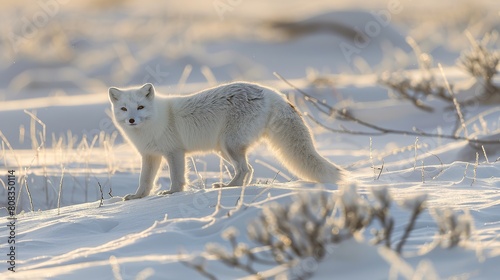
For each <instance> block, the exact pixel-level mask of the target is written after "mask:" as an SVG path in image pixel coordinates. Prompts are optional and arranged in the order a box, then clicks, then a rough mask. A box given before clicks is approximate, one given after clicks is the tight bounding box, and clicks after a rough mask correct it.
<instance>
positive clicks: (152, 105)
mask: <svg viewBox="0 0 500 280" xmlns="http://www.w3.org/2000/svg"><path fill="white" fill-rule="evenodd" d="M109 98H110V101H111V104H112V110H113V113H114V114H113V115H114V122H115V124H116V126H117V127H118V129H119V130H120V131H121V132H122V134H123V136H124V137H126V138H127V139H128V140H129V141H130V142H131V143H132V144H133V145H134V146H135V147H136V149H137V150H138V151H139V153H140V154H141V155H142V170H141V176H140V181H139V187H138V188H137V191H136V193H135V194H129V195H127V196H125V197H124V199H125V200H128V199H135V198H141V197H144V196H146V195H149V193H150V192H151V190H152V188H153V185H154V181H155V178H156V174H157V172H158V169H159V167H160V163H161V158H162V156H163V157H165V158H166V160H167V163H168V165H169V169H170V179H171V187H170V190H169V191H162V192H160V193H159V194H162V195H163V194H170V193H174V192H179V191H183V190H184V187H185V185H186V182H187V180H186V163H185V156H186V154H189V153H193V152H207V151H212V152H218V153H219V155H221V156H222V157H223V158H224V159H225V160H227V161H228V162H230V163H231V164H232V165H233V167H234V169H235V176H234V178H233V179H232V180H231V182H229V184H227V185H223V184H220V185H218V186H242V185H246V184H248V183H250V181H251V179H252V173H253V169H252V167H251V166H250V164H249V163H248V161H247V152H248V150H249V148H250V147H251V146H252V145H253V144H255V143H256V142H258V141H259V140H260V139H266V140H268V142H269V144H270V145H271V147H272V148H273V150H274V151H275V152H276V155H277V156H278V157H279V159H280V160H281V161H282V163H283V164H284V165H285V166H286V167H287V168H288V169H289V170H290V171H292V172H293V173H295V174H296V175H297V176H299V177H301V178H303V179H306V180H310V181H315V182H323V183H335V182H338V181H339V180H340V179H341V177H342V170H341V169H340V168H339V167H337V166H335V165H334V164H332V163H331V162H329V161H328V160H326V159H325V158H323V157H322V156H320V155H319V154H318V153H317V151H316V149H315V148H314V144H313V140H312V138H311V133H310V131H309V129H308V128H307V126H306V125H305V123H304V120H303V119H302V117H301V116H300V114H299V113H298V112H297V110H296V109H295V107H294V106H293V105H292V104H290V103H289V102H288V100H286V97H285V96H284V95H283V94H281V93H279V92H277V91H275V90H273V89H270V88H267V87H263V86H260V85H257V84H252V83H244V82H236V83H230V84H224V85H221V86H218V87H214V88H210V89H206V90H204V91H201V92H199V93H196V94H192V95H188V96H172V97H170V96H169V97H164V96H158V95H156V94H155V89H154V87H153V85H151V84H145V85H144V86H142V87H141V88H131V89H117V88H110V89H109ZM139 106H142V107H139ZM122 108H124V109H126V111H125V110H122Z"/></svg>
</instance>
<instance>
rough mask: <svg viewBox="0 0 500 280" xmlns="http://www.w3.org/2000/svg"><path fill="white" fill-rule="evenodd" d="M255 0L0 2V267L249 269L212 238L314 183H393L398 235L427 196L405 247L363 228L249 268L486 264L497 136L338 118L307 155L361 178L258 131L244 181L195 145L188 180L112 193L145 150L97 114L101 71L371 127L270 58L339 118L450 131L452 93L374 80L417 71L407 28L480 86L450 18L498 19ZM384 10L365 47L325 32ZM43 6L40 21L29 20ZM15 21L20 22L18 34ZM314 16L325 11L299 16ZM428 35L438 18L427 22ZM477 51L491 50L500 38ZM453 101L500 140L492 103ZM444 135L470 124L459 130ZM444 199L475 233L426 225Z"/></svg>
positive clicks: (152, 275)
mask: <svg viewBox="0 0 500 280" xmlns="http://www.w3.org/2000/svg"><path fill="white" fill-rule="evenodd" d="M42 2H43V3H50V5H53V6H50V7H51V9H52V10H47V9H48V8H47V7H46V6H43V7H42V4H40V3H42ZM268 2H269V1H224V0H220V1H213V2H212V1H192V2H190V3H189V4H188V3H183V4H181V3H180V2H178V1H162V2H161V3H159V2H158V1H146V0H141V1H137V0H130V1H124V2H123V3H121V2H120V1H57V0H51V1H41V2H40V3H39V4H38V6H37V5H28V1H17V2H16V3H10V4H7V3H3V2H2V3H1V4H0V7H1V8H2V17H0V18H1V21H2V23H3V25H4V26H5V29H4V30H3V31H2V35H3V36H2V40H0V44H2V47H3V49H4V50H5V51H4V52H2V55H1V56H0V61H1V62H2V63H1V66H0V100H2V106H1V107H0V120H2V121H1V122H0V132H1V134H0V142H1V145H2V146H1V148H0V167H1V168H0V172H4V175H1V177H0V179H1V180H2V182H3V186H2V187H0V197H1V198H2V199H1V200H0V225H1V226H0V253H1V254H0V260H1V263H2V264H1V265H0V279H89V278H94V279H189V278H192V279H200V278H202V276H201V275H200V274H199V273H198V272H196V271H195V270H194V269H192V268H189V267H188V266H187V265H186V264H185V263H183V262H189V261H191V262H192V263H194V264H197V265H199V266H204V267H206V270H207V271H208V272H210V273H212V274H214V275H216V276H217V277H218V278H219V279H235V278H240V277H246V276H247V274H245V273H243V272H241V271H239V270H236V269H232V268H228V267H227V266H225V265H223V264H221V263H220V262H218V261H216V260H214V259H213V257H210V256H208V255H206V254H205V255H204V254H203V253H202V252H203V251H204V250H205V247H206V246H207V244H214V243H216V244H220V245H217V246H222V248H225V249H226V250H227V249H228V248H229V246H230V245H229V243H228V240H227V239H228V238H229V237H231V236H233V235H234V236H236V238H237V240H238V242H245V243H248V246H252V244H253V243H252V242H251V241H250V240H249V237H248V236H247V226H248V225H250V224H251V223H252V221H254V220H255V219H256V218H257V217H259V216H260V215H261V214H262V213H263V209H267V207H269V206H270V205H273V203H274V204H278V205H287V204H290V203H294V202H295V201H297V200H298V199H303V198H304V194H311V193H317V192H325V193H328V194H333V195H338V196H339V197H340V196H342V195H343V197H345V199H347V200H348V201H351V202H352V204H356V205H358V204H359V203H360V202H359V200H360V199H371V197H372V196H373V195H375V196H378V197H385V198H387V197H392V199H394V201H395V202H396V203H392V205H391V208H390V209H391V213H390V215H391V217H393V218H394V219H395V227H394V232H393V239H394V242H396V241H397V240H399V238H401V236H402V235H403V234H404V230H405V227H406V226H407V224H408V222H409V218H410V215H411V209H413V208H415V205H420V202H423V200H425V202H423V203H424V205H425V206H426V207H427V208H426V209H425V210H424V211H423V213H422V214H421V215H420V216H419V217H418V219H417V220H416V223H415V226H414V230H413V231H412V232H411V233H410V237H409V239H408V241H407V243H406V244H405V246H404V248H403V251H402V254H401V255H400V256H399V255H397V254H396V253H395V252H393V251H390V250H387V249H386V248H385V247H383V246H382V245H377V246H374V245H372V244H371V243H370V239H371V237H372V235H371V233H370V230H369V229H367V230H366V231H365V232H363V233H362V234H360V235H358V236H356V237H355V238H352V239H349V240H347V241H344V242H341V243H340V244H335V245H332V246H331V247H328V249H327V254H326V256H325V258H324V259H323V260H321V261H317V260H315V259H313V258H308V259H305V260H303V261H302V262H301V263H300V264H298V265H297V266H296V267H294V268H291V269H290V270H287V269H285V268H283V267H277V268H273V267H270V266H265V265H259V266H257V267H258V268H259V269H261V270H262V271H265V273H264V275H267V276H269V277H271V278H274V277H275V276H277V275H281V274H283V275H286V276H288V277H291V278H293V277H298V276H299V275H302V274H303V273H312V274H311V278H312V279H331V278H332V276H333V275H334V276H335V278H339V279H389V278H391V279H410V278H411V279H413V278H416V279H423V278H425V279H440V278H464V279H495V278H497V274H498V272H500V269H499V268H498V263H500V239H499V236H500V215H499V213H500V179H499V178H500V177H499V175H498V174H500V164H499V160H498V159H499V158H500V149H498V145H496V144H488V145H484V151H483V149H482V147H481V146H479V147H478V146H474V145H472V144H468V143H467V142H465V141H460V140H450V139H444V138H437V137H434V138H432V137H415V136H411V135H401V134H384V135H381V136H371V137H370V136H366V135H353V134H341V133H333V132H330V131H328V130H327V129H325V128H322V127H320V126H319V125H317V124H315V123H314V122H312V121H308V124H309V126H310V127H311V129H312V131H313V133H314V137H315V140H316V145H317V147H318V150H319V151H320V153H321V154H322V155H324V156H325V157H327V158H328V159H330V160H331V161H333V162H335V163H337V164H338V165H340V166H342V167H344V168H346V169H347V170H348V171H349V176H348V181H349V183H350V184H352V185H355V186H356V188H357V193H353V189H351V190H345V189H342V188H340V187H339V186H337V185H336V184H313V183H309V182H304V181H300V180H297V178H295V177H294V176H293V175H292V174H290V173H288V172H287V171H286V170H285V169H284V168H282V167H281V166H280V165H279V163H278V162H277V161H276V160H275V159H274V157H273V155H272V153H271V152H270V151H269V150H268V149H267V148H266V146H265V145H259V146H257V147H256V148H255V149H254V150H253V151H252V153H251V154H250V155H249V160H250V163H251V164H252V166H253V167H254V169H255V172H254V182H253V183H252V184H251V185H249V186H246V187H230V188H223V189H213V188H211V185H212V183H216V182H219V181H220V180H221V178H222V179H223V180H224V181H227V180H228V179H229V174H228V173H230V172H231V168H230V167H226V166H224V164H221V162H220V159H219V158H218V157H217V156H215V155H199V156H196V157H193V158H192V160H189V161H190V165H191V169H190V173H189V178H190V181H191V187H190V189H189V190H187V191H185V192H182V193H175V194H172V195H168V196H162V197H160V196H149V197H145V198H143V199H140V200H133V201H122V197H123V196H124V195H126V194H128V193H132V192H134V191H135V189H136V186H137V182H138V177H139V172H140V157H139V156H138V154H137V153H136V152H135V151H134V149H133V148H132V147H131V146H130V145H128V144H127V143H124V142H123V139H122V138H121V136H120V135H118V134H117V131H116V129H115V128H114V126H113V125H112V123H111V119H110V117H109V104H108V100H107V87H108V86H130V85H136V84H141V83H144V82H152V83H154V84H155V87H156V88H157V90H158V91H160V92H162V93H164V94H174V93H176V94H177V93H181V94H184V93H190V92H194V91H197V90H200V89H203V88H206V87H208V86H212V85H213V84H216V83H219V82H225V81H232V80H250V81H256V82H259V83H261V84H264V85H267V86H272V87H275V88H277V89H279V90H281V91H282V92H284V93H285V94H287V96H288V97H289V99H290V100H291V101H292V102H293V103H294V104H296V105H297V107H298V108H299V109H300V110H301V111H303V112H307V114H308V115H309V116H313V117H314V118H317V119H319V120H320V121H321V122H322V123H324V124H325V125H326V126H328V127H331V128H335V129H340V128H341V126H344V127H346V128H348V129H350V130H354V131H367V129H366V128H363V127H362V126H360V125H358V124H353V123H348V122H343V121H341V120H338V119H332V118H326V117H325V116H324V115H323V114H321V113H320V112H319V111H318V110H317V109H315V107H314V106H313V105H312V104H311V103H310V102H308V101H306V100H305V98H304V97H303V96H302V95H301V94H300V93H298V92H297V91H295V90H293V89H292V88H291V87H290V86H288V85H287V84H286V83H284V82H283V81H280V80H279V79H276V77H275V76H274V75H273V72H277V73H279V74H280V75H282V76H283V77H285V78H286V79H287V80H289V81H290V82H291V83H292V84H293V85H295V86H297V87H298V88H300V89H302V90H304V91H306V92H307V93H309V94H311V95H313V96H314V97H315V98H317V99H318V100H320V101H324V102H326V103H327V104H330V105H332V106H334V107H335V108H348V110H349V113H351V114H352V115H353V116H355V117H357V118H359V119H362V120H366V121H369V122H370V123H373V124H376V125H378V126H381V127H385V128H392V129H399V130H407V131H412V130H414V129H416V130H420V131H426V132H430V133H442V134H451V133H453V131H454V129H455V128H456V126H457V122H456V113H455V111H454V108H453V106H452V107H451V108H450V107H449V104H447V103H444V102H442V101H440V100H435V99H428V100H426V104H427V105H430V106H432V107H433V108H435V110H434V111H433V112H431V113H427V112H424V111H422V110H420V109H418V108H416V107H415V106H413V105H412V104H410V102H408V101H404V100H400V99H396V98H394V96H393V94H391V93H390V92H389V91H388V90H387V88H385V87H383V86H381V85H380V84H378V83H377V79H378V77H380V76H381V75H382V74H383V73H384V72H387V71H389V72H392V71H400V72H401V71H402V70H404V71H405V72H404V74H405V75H407V76H409V77H414V78H420V77H421V75H422V72H421V69H419V67H418V65H417V58H416V57H415V54H414V53H413V51H412V49H411V47H410V46H409V45H408V44H407V43H406V42H407V41H406V37H407V36H413V37H414V38H416V40H417V42H418V43H419V45H420V47H421V48H422V49H423V51H425V52H428V53H430V54H431V55H432V56H433V60H434V66H435V67H433V68H432V71H433V73H434V74H435V75H436V78H437V79H438V80H439V81H442V76H441V75H440V72H439V69H438V68H437V63H441V64H442V65H443V68H444V73H445V76H446V78H447V79H448V80H449V81H450V82H451V83H453V84H455V85H456V87H454V91H455V94H456V96H457V99H458V100H465V99H467V97H468V96H471V94H474V93H475V92H476V91H477V88H480V87H481V83H480V82H477V81H475V80H471V79H470V77H469V76H467V75H466V74H465V73H464V72H463V71H462V70H461V69H460V68H459V67H457V66H456V64H455V61H456V59H457V58H458V57H459V55H460V51H461V50H463V49H466V48H468V43H467V42H468V41H467V38H466V36H465V35H463V29H464V28H466V27H467V28H469V29H468V30H469V31H470V32H471V33H472V34H473V35H474V36H475V37H477V38H480V37H482V36H483V35H484V34H485V32H486V31H488V30H498V26H499V24H500V23H499V22H498V11H499V8H500V6H499V4H498V3H497V1H487V0H484V1H477V3H476V2H475V4H474V5H475V9H469V10H470V11H469V10H468V8H467V7H469V6H467V5H466V4H456V3H455V1H451V0H450V1H444V2H446V3H448V4H453V6H456V7H455V8H454V9H453V8H449V6H447V5H446V4H443V6H433V7H434V8H435V13H438V12H441V13H442V15H443V17H444V18H445V19H448V20H449V22H451V23H457V24H456V25H455V26H454V25H453V24H443V23H442V22H441V21H440V20H438V19H436V18H434V17H433V16H432V15H429V14H427V13H428V12H427V10H428V8H429V5H435V3H434V2H431V1H426V0H424V1H419V2H418V3H413V4H411V3H408V2H407V1H401V3H400V4H401V5H402V10H401V11H399V10H395V11H393V12H390V11H391V10H390V9H389V7H390V6H389V4H390V3H392V2H394V1H371V2H370V4H367V3H365V2H366V1H335V2H336V3H332V1H326V0H320V1H316V3H314V4H305V2H303V1H298V0H295V1H273V3H268ZM396 2H398V1H396ZM29 3H31V2H29ZM220 3H222V4H226V5H229V6H224V7H226V10H224V11H222V10H217V9H216V8H215V6H214V5H215V4H219V5H220ZM47 5H48V4H47ZM54 5H55V6H54ZM108 5H109V6H108ZM44 7H45V8H44ZM448 10H451V11H452V12H450V13H448ZM381 11H389V12H390V13H391V19H390V21H389V22H388V23H387V25H381V23H379V26H380V27H381V30H380V33H378V34H377V35H376V36H373V37H370V39H371V40H370V42H369V44H367V45H366V46H363V47H362V48H360V47H359V45H358V46H357V48H358V49H357V51H359V53H356V55H353V56H352V57H351V56H346V55H345V53H343V52H342V49H341V48H340V47H339V46H340V45H341V44H349V45H351V46H356V44H355V41H352V40H351V39H348V38H346V37H345V35H342V34H339V33H337V30H338V26H339V25H340V26H344V27H348V28H351V29H361V30H363V29H364V28H365V27H366V25H367V24H368V23H369V22H371V21H374V17H373V14H372V13H371V12H379V13H380V12H381ZM464 11H465V12H464ZM467 11H469V12H470V14H468V13H467ZM41 14H45V15H46V20H44V18H42V17H41V16H39V17H38V18H37V15H41ZM469 15H470V17H469ZM478 15H480V16H478ZM36 20H39V21H41V22H36ZM374 22H376V21H374ZM464 22H465V23H466V24H468V26H466V27H464V26H463V24H465V23H464ZM28 23H30V24H32V25H30V26H31V27H32V28H33V33H32V34H31V33H29V34H27V33H25V31H27V29H26V24H28ZM35 23H37V24H38V25H36V24H35ZM370 24H373V23H370ZM290 26H293V28H292V27H290ZM311 26H323V27H322V28H319V29H317V30H315V31H314V30H313V31H311V30H309V32H305V33H301V32H298V31H300V30H304V28H305V29H306V30H307V28H308V27H309V28H310V27H311ZM324 26H327V28H325V27H324ZM332 26H333V27H336V28H337V29H335V28H333V27H332ZM330 28H333V30H336V31H333V32H332V31H331V30H332V29H330ZM424 31H426V32H427V33H429V32H430V33H435V34H431V35H430V36H423V35H422V34H425V32H424ZM23 32H24V33H23ZM297 32H298V33H297ZM12 34H14V35H16V36H17V37H12ZM440 36H441V37H442V38H441V37H440ZM438 37H439V38H438ZM13 38H14V39H13ZM13 40H14V41H13ZM492 48H493V49H495V50H498V49H499V45H498V43H496V44H494V45H493V46H492ZM351 58H352V59H351ZM188 65H189V66H188ZM495 81H498V77H497V78H496V80H495ZM497 84H498V83H497ZM463 110H464V118H465V122H466V128H467V132H468V133H469V135H470V136H471V137H478V138H479V139H484V140H497V139H498V135H499V133H500V112H499V109H498V103H497V101H495V102H489V103H480V104H475V105H474V106H470V107H466V108H463ZM30 114H31V115H30ZM458 132H459V133H460V135H462V136H463V135H465V131H464V130H463V129H459V130H458ZM11 169H12V170H15V174H16V178H17V179H16V180H17V181H16V183H17V184H16V186H17V191H18V192H19V191H20V192H21V193H20V195H19V196H18V197H16V199H17V201H18V210H19V213H18V214H17V216H16V217H17V220H16V230H15V235H16V244H15V247H16V250H15V253H16V266H15V270H16V272H15V273H12V272H11V271H8V270H7V268H8V267H9V264H8V263H7V262H6V260H7V258H8V256H7V254H8V253H9V251H10V246H11V245H10V244H8V242H7V240H8V237H9V236H10V234H11V233H10V230H9V228H8V226H6V225H8V224H9V223H10V221H11V220H9V219H8V212H7V208H6V207H7V206H8V204H7V202H8V200H7V196H8V195H7V186H8V179H7V170H11ZM167 170H168V167H167V166H166V165H165V166H163V168H162V171H161V174H160V178H159V181H158V184H159V185H160V187H161V188H162V189H166V188H168V187H169V178H168V175H167V174H168V172H167ZM26 183H27V186H28V188H29V194H28V188H26ZM21 186H23V187H22V189H21ZM100 188H101V189H102V190H101V189H100ZM372 190H373V191H372ZM30 197H31V198H30ZM101 197H102V199H101ZM297 197H299V198H297ZM4 198H5V199H4ZM415 199H418V201H416V200H415ZM30 202H31V203H30ZM407 208H409V209H407ZM265 211H269V210H265ZM265 211H264V212H265ZM450 211H454V212H453V213H455V215H456V216H457V217H458V218H457V221H458V226H459V229H461V230H466V229H467V227H468V226H469V225H470V227H471V228H470V238H469V239H468V240H467V241H465V242H461V243H460V244H459V246H457V247H453V248H445V247H446V246H445V245H446V244H444V243H440V238H439V237H438V236H437V233H438V231H439V229H440V226H441V227H443V226H450V225H449V224H446V221H449V213H451V212H450ZM447 219H448V220H447ZM436 220H437V221H438V222H436ZM438 224H439V225H438ZM209 246H212V245H209Z"/></svg>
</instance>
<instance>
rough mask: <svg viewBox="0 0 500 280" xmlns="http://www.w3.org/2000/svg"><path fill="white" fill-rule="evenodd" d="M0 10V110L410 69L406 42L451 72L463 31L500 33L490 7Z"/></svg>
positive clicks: (244, 4) (42, 6) (216, 2)
mask: <svg viewBox="0 0 500 280" xmlns="http://www.w3.org/2000/svg"><path fill="white" fill-rule="evenodd" d="M0 11H1V12H0V13H1V16H0V21H1V27H2V29H1V38H0V48H1V50H2V51H1V52H0V84H1V86H0V100H13V99H26V98H37V97H46V96H62V95H80V94H88V93H98V92H101V91H103V90H104V89H105V88H106V87H108V86H111V85H113V86H130V85H135V84H142V83H145V82H151V83H153V84H155V85H156V86H164V87H166V88H167V89H170V90H172V91H175V90H178V89H179V88H178V87H175V88H174V87H173V86H176V85H178V84H179V83H181V84H183V83H207V82H208V83H209V84H214V83H216V82H225V81H232V80H253V81H262V80H275V79H276V78H275V77H274V76H273V74H272V73H273V72H278V73H280V74H281V75H283V76H284V77H286V78H289V79H295V78H302V77H306V76H311V75H318V73H320V74H344V73H355V74H366V73H380V72H382V71H387V70H397V69H411V68H416V67H418V66H417V63H416V58H415V55H414V53H413V52H412V49H411V47H410V46H408V44H407V41H406V38H407V37H408V36H409V37H412V38H413V39H414V40H415V41H416V42H417V43H418V45H419V46H420V48H421V49H422V50H423V51H424V52H428V53H430V54H431V55H432V56H433V57H434V59H435V60H438V62H440V63H442V64H444V65H451V64H454V63H455V61H456V59H457V57H458V56H459V53H460V51H461V50H463V49H464V48H467V47H468V46H469V45H470V43H469V42H468V40H467V37H466V36H465V35H464V31H465V30H468V31H469V32H470V33H471V34H472V35H473V36H477V37H479V38H480V37H482V36H483V35H484V34H485V33H487V32H491V31H494V30H499V27H500V20H499V18H500V14H499V11H500V2H499V1H495V0H491V1H488V0H481V1H467V0H462V1H454V0H445V1H440V2H439V3H436V1H430V0H421V1H405V0H376V1H361V0H356V1H351V0H349V1H347V0H344V1H331V0H316V1H303V0H287V1H283V0H276V1H265V0H257V1H255V0H252V1H250V0H206V1H203V0H197V1H153V0H102V1H101V0H91V1H79V0H37V1H31V0H22V1H15V2H14V1H1V2H0ZM167 91H168V90H167ZM167 93H168V92H167ZM103 94H104V93H103Z"/></svg>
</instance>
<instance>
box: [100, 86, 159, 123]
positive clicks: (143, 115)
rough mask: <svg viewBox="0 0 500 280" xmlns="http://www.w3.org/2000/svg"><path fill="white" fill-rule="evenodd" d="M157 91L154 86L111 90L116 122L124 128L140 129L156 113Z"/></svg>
mask: <svg viewBox="0 0 500 280" xmlns="http://www.w3.org/2000/svg"><path fill="white" fill-rule="evenodd" d="M154 95H155V89H154V87H153V85H152V84H145V85H143V86H142V87H140V88H130V89H118V88H115V87H111V88H109V100H110V102H111V109H112V111H113V114H114V118H115V121H116V122H117V124H120V125H121V126H124V127H139V126H140V125H142V124H143V123H144V122H145V121H147V120H149V119H151V117H152V116H153V113H154V108H153V100H154Z"/></svg>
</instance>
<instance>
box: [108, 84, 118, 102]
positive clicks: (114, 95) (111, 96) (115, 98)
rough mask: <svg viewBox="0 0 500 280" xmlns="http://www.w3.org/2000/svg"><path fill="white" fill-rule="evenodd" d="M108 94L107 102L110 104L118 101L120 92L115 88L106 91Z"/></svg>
mask: <svg viewBox="0 0 500 280" xmlns="http://www.w3.org/2000/svg"><path fill="white" fill-rule="evenodd" d="M108 93H109V100H110V101H111V102H113V103H114V102H115V101H118V100H119V99H120V93H121V91H120V90H119V89H117V88H115V87H110V88H109V90H108Z"/></svg>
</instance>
